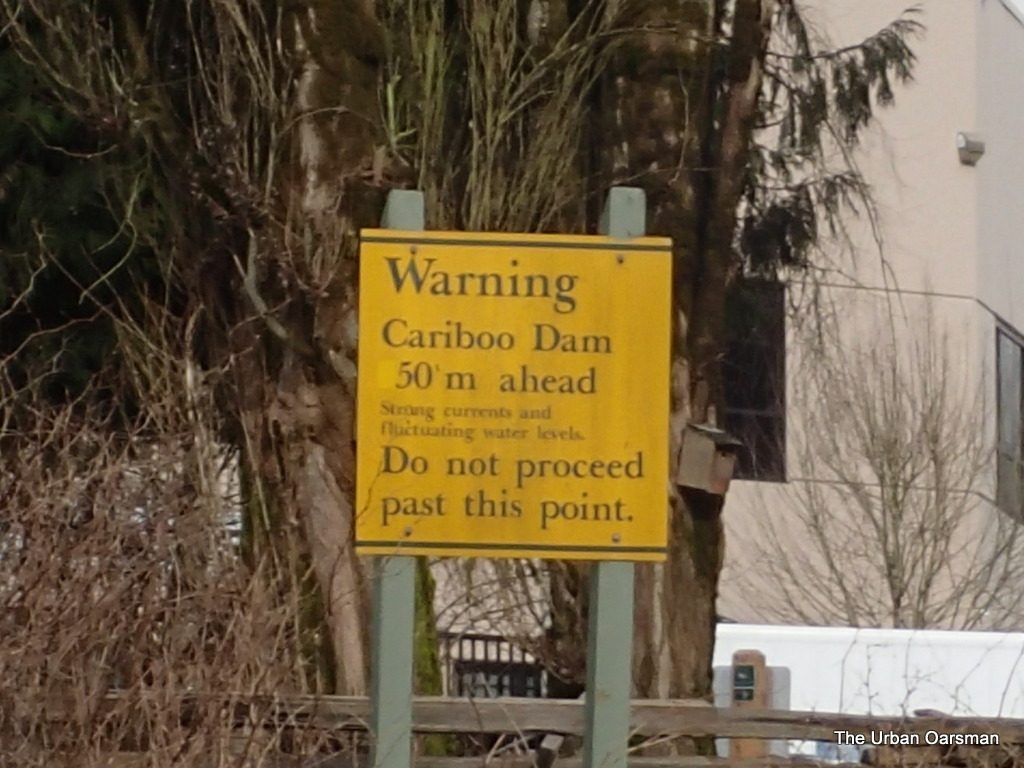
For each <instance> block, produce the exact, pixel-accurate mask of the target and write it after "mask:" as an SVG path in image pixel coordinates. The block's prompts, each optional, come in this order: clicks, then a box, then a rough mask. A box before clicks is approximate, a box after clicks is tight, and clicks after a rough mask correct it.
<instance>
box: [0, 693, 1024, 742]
mask: <svg viewBox="0 0 1024 768" xmlns="http://www.w3.org/2000/svg"><path fill="white" fill-rule="evenodd" d="M210 698H211V697H197V696H187V697H183V698H182V699H181V700H180V704H179V706H180V710H181V716H182V719H183V720H188V719H190V715H189V713H190V711H192V712H194V711H195V710H196V708H197V706H198V704H199V702H202V704H203V706H204V707H206V706H208V704H209V703H210V702H209V699H210ZM220 700H221V701H223V702H224V703H225V704H226V705H233V706H234V710H235V717H236V720H237V721H238V722H239V723H240V724H241V723H251V722H252V721H253V720H254V719H255V720H259V721H261V723H263V724H264V725H271V724H280V725H289V724H290V725H304V724H308V725H310V726H314V727H318V728H324V729H333V730H365V729H366V726H367V722H368V720H369V714H370V706H369V700H368V699H367V698H366V697H348V696H320V697H312V696H277V697H272V698H269V697H267V698H261V697H241V696H239V697H236V698H232V699H227V698H226V697H220ZM164 701H165V699H164V697H163V696H161V697H159V698H156V697H154V700H153V705H154V706H158V705H161V703H162V702H164ZM140 702H141V698H140V697H139V695H138V694H133V695H131V696H126V695H111V696H108V697H106V698H105V699H103V700H102V701H101V702H99V703H98V704H97V707H98V709H97V711H96V714H97V715H102V714H103V713H104V712H109V711H111V710H113V709H114V708H116V707H122V708H123V707H126V706H128V707H131V709H132V711H135V712H142V711H144V709H142V708H139V707H138V706H137V705H138V704H139V703H140ZM0 705H2V702H0ZM22 709H23V708H22ZM39 709H40V708H39V707H38V705H36V706H35V707H33V713H32V714H33V716H34V717H38V716H39V714H40V712H39ZM45 709H46V714H47V716H48V718H49V719H51V720H55V721H56V720H70V719H74V718H75V712H76V709H75V707H74V704H73V702H72V700H71V699H70V698H68V699H66V700H65V701H63V702H61V701H51V702H50V706H48V707H46V708H45ZM17 711H18V710H17V709H15V710H14V713H15V717H17V714H16V713H17ZM27 714H28V713H23V715H27ZM413 729H414V730H415V731H416V732H418V733H561V734H565V735H574V736H581V735H582V734H583V706H582V703H581V702H580V701H577V700H556V699H532V698H500V699H477V700H469V699H456V698H447V697H416V698H415V699H414V702H413ZM630 729H631V732H633V733H636V734H641V735H644V736H659V735H661V736H669V735H684V736H721V737H731V738H739V737H747V738H759V739H817V740H822V741H834V740H835V733H834V732H835V731H837V730H845V731H851V732H852V733H867V732H868V731H871V730H886V731H890V730H891V731H895V732H897V733H916V734H920V735H922V736H923V735H924V734H925V733H926V732H927V731H930V730H934V731H938V732H940V733H994V734H998V735H999V737H1000V741H1001V742H1002V743H1004V744H1011V743H1017V744H1024V720H1020V719H1008V718H962V717H911V718H899V717H874V716H872V717H868V716H862V715H841V714H833V713H822V712H792V711H787V710H773V709H729V708H716V707H711V706H709V705H707V704H706V703H705V702H704V701H701V700H688V699H683V700H634V701H633V702H632V706H631V712H630Z"/></svg>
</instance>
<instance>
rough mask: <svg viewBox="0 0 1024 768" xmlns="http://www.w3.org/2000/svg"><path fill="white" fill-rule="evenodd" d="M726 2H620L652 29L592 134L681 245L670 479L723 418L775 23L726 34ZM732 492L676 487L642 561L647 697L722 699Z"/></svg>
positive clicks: (609, 81) (753, 16)
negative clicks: (755, 133)
mask: <svg viewBox="0 0 1024 768" xmlns="http://www.w3.org/2000/svg"><path fill="white" fill-rule="evenodd" d="M725 6H726V4H725V3H724V2H710V1H709V2H703V3H699V2H692V1H690V0H656V1H655V2H648V3H644V4H629V3H622V4H621V7H619V8H618V11H619V13H620V16H619V18H618V20H617V26H619V27H623V28H626V27H633V28H638V27H646V29H643V30H642V31H639V32H636V33H632V34H628V35H626V36H625V37H624V38H623V39H622V41H621V42H620V43H619V44H618V47H617V49H616V50H615V52H614V55H613V56H612V58H611V62H610V66H609V68H608V69H607V70H606V75H605V78H604V82H603V87H602V92H601V115H602V120H603V123H602V130H601V132H600V134H598V135H596V136H595V142H597V143H598V146H599V147H600V156H601V158H602V159H603V169H604V172H605V177H606V178H608V179H609V180H610V182H611V183H619V184H631V185H635V186H640V187H642V188H644V189H645V191H646V192H647V197H648V206H649V210H648V232H649V233H650V234H654V235H668V236H670V237H672V238H673V241H674V244H675V276H674V281H675V290H674V295H675V309H674V312H675V315H676V334H675V343H674V355H673V366H672V371H673V380H672V417H671V434H672V438H673V450H672V457H673V460H672V467H671V474H672V476H674V474H675V469H676V462H677V460H678V450H677V449H678V446H679V437H680V435H681V432H682V429H683V427H684V426H685V424H686V423H687V422H688V421H693V422H697V423H709V424H712V425H714V424H715V423H716V412H718V411H719V410H720V407H721V397H722V387H721V381H720V372H719V362H718V361H719V354H720V349H721V344H722V341H723V328H724V311H725V307H724V299H725V293H726V288H727V285H728V282H729V279H730V277H731V274H732V272H733V271H734V270H735V266H736V259H735V258H734V256H733V250H732V242H733V233H734V231H735V226H736V207H737V204H738V202H739V199H740V194H741V192H742V189H743V186H744V181H745V179H744V173H745V170H746V164H747V163H746V161H747V159H748V151H749V145H750V140H751V133H752V128H753V120H754V117H755V114H756V106H757V98H758V94H759V92H760V88H761V67H760V63H761V61H762V59H763V57H764V54H765V50H766V47H767V42H768V33H769V30H770V19H771V11H772V3H770V2H760V1H759V0H740V2H738V3H737V4H736V6H735V12H734V17H733V19H732V26H733V35H732V36H731V38H730V39H728V42H725V41H726V38H725V37H724V36H723V35H722V33H721V28H722V24H723V14H724V12H725ZM726 46H727V47H726ZM725 51H727V52H728V59H727V64H726V66H725V68H724V71H723V70H722V68H721V65H720V64H721V57H722V55H723V53H724V52H725ZM716 406H717V407H716ZM722 503H723V499H722V498H721V497H717V496H713V495H710V494H706V493H703V492H700V491H694V490H683V491H681V492H680V493H679V494H678V495H675V496H674V497H673V498H672V499H671V500H670V511H669V514H670V528H669V530H670V534H669V556H668V561H667V562H666V564H665V565H663V566H661V565H640V566H638V573H637V580H636V599H637V606H636V610H637V618H636V627H637V629H636V639H635V646H634V681H635V687H636V691H635V692H636V694H637V695H639V696H648V697H657V696H670V697H705V698H709V697H710V696H711V692H712V691H711V682H712V680H711V659H712V652H713V647H714V633H715V624H716V619H717V617H716V610H715V602H716V598H717V589H718V577H719V573H720V571H721V567H722V557H723V551H724V538H723V527H722V520H721V510H722Z"/></svg>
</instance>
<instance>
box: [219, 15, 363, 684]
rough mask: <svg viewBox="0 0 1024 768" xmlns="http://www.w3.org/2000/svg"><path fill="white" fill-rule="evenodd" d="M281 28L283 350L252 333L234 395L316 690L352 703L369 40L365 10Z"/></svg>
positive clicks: (273, 287) (358, 638) (359, 575)
mask: <svg viewBox="0 0 1024 768" xmlns="http://www.w3.org/2000/svg"><path fill="white" fill-rule="evenodd" d="M289 28H290V30H291V31H292V34H293V36H292V38H291V40H289V41H288V42H289V43H290V44H291V46H292V48H293V54H294V61H295V77H294V81H293V83H292V86H293V90H292V93H293V94H294V96H293V100H294V103H293V105H292V107H293V108H292V113H293V119H294V130H293V131H292V132H291V134H290V135H289V136H287V137H286V139H287V140H289V141H290V143H291V148H292V153H291V161H290V162H291V163H292V167H291V168H290V169H289V171H288V172H287V173H286V178H287V179H288V182H287V194H286V196H285V198H284V201H285V203H286V205H287V208H288V210H287V213H286V216H287V217H288V219H287V220H288V226H289V227H290V229H291V231H292V232H294V233H301V236H300V237H293V239H294V240H297V241H298V242H296V243H294V244H293V247H291V248H289V249H288V250H287V251H286V253H285V254H284V257H283V259H282V260H281V263H280V264H278V265H277V274H275V275H273V278H274V281H273V282H271V281H270V280H267V281H264V283H265V292H266V295H267V297H268V298H267V303H270V302H271V301H272V300H273V298H271V297H274V294H275V293H278V294H279V300H280V302H281V305H282V306H283V307H284V308H283V310H282V311H280V312H279V313H278V316H279V317H283V318H284V319H285V323H284V325H285V327H286V328H287V329H288V330H287V332H286V333H284V334H278V336H279V337H280V336H283V337H284V338H283V339H282V338H278V337H275V336H274V335H273V334H271V333H267V334H265V337H266V339H267V343H268V344H270V346H271V349H269V350H268V351H266V352H265V353H264V354H262V355H260V360H261V363H262V365H260V366H256V367H255V370H254V371H253V372H252V374H250V373H248V372H246V373H244V374H243V376H242V380H241V381H240V382H239V385H240V387H242V388H255V389H257V390H258V391H260V392H261V393H262V395H261V396H260V397H259V398H258V401H256V402H254V408H253V410H251V411H250V417H251V418H250V423H251V427H252V428H251V434H250V439H249V445H250V446H252V447H254V448H255V451H253V452H251V455H252V458H253V459H254V460H255V462H256V471H257V473H258V475H259V476H260V478H261V479H262V480H263V487H264V491H265V492H269V493H270V495H271V497H273V498H272V499H271V505H272V506H273V507H275V508H278V509H281V510H288V511H289V512H288V513H287V514H286V515H284V518H285V519H281V517H282V516H281V515H278V516H277V519H278V522H279V524H281V525H291V526H293V527H295V528H297V532H298V533H299V534H300V535H299V536H298V537H296V538H297V539H298V540H300V541H303V542H304V546H303V550H304V551H303V553H302V555H303V556H302V557H300V558H298V559H297V560H296V559H294V558H293V561H294V562H296V563H298V564H299V567H301V564H304V563H308V564H309V566H311V569H312V573H313V574H315V590H314V591H315V592H316V593H318V594H317V595H309V596H308V597H309V599H310V601H311V602H312V603H313V604H315V603H317V602H319V601H322V611H323V613H322V616H315V617H310V618H311V619H313V620H312V621H311V622H310V624H311V626H310V627H308V629H309V630H310V631H312V632H313V633H314V634H316V633H317V632H318V631H319V628H317V627H316V626H315V624H316V621H315V619H317V618H322V619H323V620H324V621H325V623H326V629H327V633H328V635H329V643H328V646H329V650H330V654H331V656H332V657H333V681H332V684H330V685H329V687H331V688H333V690H334V691H335V692H336V693H339V694H365V693H366V692H367V690H368V669H369V666H368V665H369V647H368V643H369V641H368V628H369V589H368V587H369V584H368V574H367V569H366V564H365V563H364V562H363V560H362V559H361V558H359V557H357V556H356V554H355V549H354V543H353V526H354V522H355V512H354V509H353V504H354V497H355V453H354V442H353V441H354V434H353V426H354V418H355V413H354V407H355V363H354V361H355V358H356V352H355V343H356V312H357V305H356V297H357V295H358V290H357V286H356V278H357V270H356V256H357V249H356V243H357V239H356V236H357V234H358V230H359V228H360V227H365V226H377V225H378V224H379V216H380V211H381V208H382V205H381V202H382V195H381V193H380V189H379V182H380V179H379V175H378V176H376V177H375V175H374V170H375V167H374V165H375V164H374V160H375V157H376V154H375V153H376V150H377V147H378V146H379V145H380V139H379V133H380V127H379V125H378V124H377V123H378V121H377V115H378V104H377V98H378V96H377V86H378V76H379V71H378V68H379V65H380V62H381V61H382V59H383V36H382V30H381V28H380V26H379V24H378V22H377V20H376V18H375V17H374V15H373V4H372V2H363V3H337V2H334V1H333V0H309V1H308V2H305V3H301V4H300V5H299V6H297V7H296V8H295V9H294V10H293V12H292V16H291V18H290V19H289V23H288V26H287V27H286V31H288V29H289ZM288 281H294V282H293V285H294V284H298V285H301V286H303V287H305V288H306V289H307V290H306V291H305V296H304V299H303V300H301V301H294V300H292V302H291V304H286V303H285V302H288V301H289V300H290V299H292V297H293V296H294V293H295V291H294V290H293V292H292V296H291V297H290V296H288V295H287V294H286V293H285V291H282V290H281V288H282V287H285V288H287V287H288V286H281V285H280V283H287V282H288ZM310 288H312V290H309V289H310ZM261 301H263V300H262V298H258V299H257V300H256V301H255V302H254V303H256V304H257V307H256V308H257V310H259V309H261V307H259V306H258V304H259V303H260V302H261ZM270 330H273V328H271V329H270ZM270 361H274V363H271V362H270ZM260 371H262V373H263V376H262V377H261V376H260V375H259V372H260ZM270 545H271V546H274V543H273V542H270ZM298 577H299V580H300V581H301V577H302V574H298ZM306 589H307V590H308V589H309V586H308V585H307V587H306ZM317 598H319V600H318V599H317Z"/></svg>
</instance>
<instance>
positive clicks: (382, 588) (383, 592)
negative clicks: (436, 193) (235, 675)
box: [370, 190, 425, 768]
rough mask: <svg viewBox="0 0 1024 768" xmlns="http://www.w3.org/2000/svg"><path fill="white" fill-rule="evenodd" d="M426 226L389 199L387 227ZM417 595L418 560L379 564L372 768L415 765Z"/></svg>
mask: <svg viewBox="0 0 1024 768" xmlns="http://www.w3.org/2000/svg"><path fill="white" fill-rule="evenodd" d="M424 222H425V218H424V205H423V193H422V192H414V191H408V190H394V191H392V192H390V193H389V194H388V201H387V204H386V206H385V208H384V217H383V220H382V222H381V225H382V226H383V227H385V228H388V229H401V230H421V229H423V228H424ZM415 594H416V560H415V558H412V557H401V556H394V557H377V558H374V572H373V627H372V632H373V637H372V649H371V654H372V657H371V663H372V669H371V671H370V675H371V677H370V688H371V690H370V732H371V734H372V738H373V754H372V761H371V765H372V766H373V768H409V766H410V765H411V764H412V679H413V667H412V664H413V653H412V651H413V630H414V620H415V606H414V600H415Z"/></svg>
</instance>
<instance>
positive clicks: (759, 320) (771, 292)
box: [722, 279, 786, 482]
mask: <svg viewBox="0 0 1024 768" xmlns="http://www.w3.org/2000/svg"><path fill="white" fill-rule="evenodd" d="M785 305H786V297H785V286H784V285H783V284H782V283H780V282H777V281H772V280H756V279H741V280H738V281H737V282H736V283H735V285H734V286H733V288H732V289H731V291H730V293H729V296H728V297H727V299H726V345H725V354H724V357H723V360H722V385H723V389H724V394H725V418H724V419H723V422H724V427H725V429H726V430H727V431H728V432H731V433H732V434H733V435H735V436H736V437H737V438H739V439H740V440H741V441H742V442H743V445H744V446H745V447H744V449H742V450H740V452H739V456H738V460H737V464H736V471H735V474H734V476H735V477H736V478H738V479H741V480H770V481H777V482H782V481H784V480H785V479H786V395H785V393H786V324H785Z"/></svg>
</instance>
